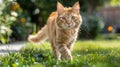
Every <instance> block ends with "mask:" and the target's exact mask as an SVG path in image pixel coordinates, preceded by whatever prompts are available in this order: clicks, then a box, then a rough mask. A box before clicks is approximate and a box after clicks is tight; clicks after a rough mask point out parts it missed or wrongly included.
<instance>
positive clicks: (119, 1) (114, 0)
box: [110, 0, 120, 6]
mask: <svg viewBox="0 0 120 67" xmlns="http://www.w3.org/2000/svg"><path fill="white" fill-rule="evenodd" d="M110 5H111V6H120V0H110Z"/></svg>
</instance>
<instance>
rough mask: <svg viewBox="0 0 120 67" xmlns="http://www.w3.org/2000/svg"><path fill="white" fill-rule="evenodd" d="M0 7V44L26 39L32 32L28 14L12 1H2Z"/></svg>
mask: <svg viewBox="0 0 120 67" xmlns="http://www.w3.org/2000/svg"><path fill="white" fill-rule="evenodd" d="M0 6H1V8H0V43H4V44H5V43H8V42H10V41H12V40H16V39H18V38H20V40H23V39H25V38H26V37H27V35H28V34H29V33H30V32H32V30H31V28H32V24H30V23H28V22H30V18H29V16H28V13H27V12H26V11H23V10H22V9H21V7H20V5H19V4H18V3H17V2H14V1H12V0H2V3H0ZM18 40H19V39H18Z"/></svg>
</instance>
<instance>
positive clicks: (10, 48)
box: [0, 41, 25, 55]
mask: <svg viewBox="0 0 120 67" xmlns="http://www.w3.org/2000/svg"><path fill="white" fill-rule="evenodd" d="M24 46H25V41H21V42H13V43H10V44H0V55H4V54H8V53H9V52H18V51H19V50H20V49H21V48H23V47H24Z"/></svg>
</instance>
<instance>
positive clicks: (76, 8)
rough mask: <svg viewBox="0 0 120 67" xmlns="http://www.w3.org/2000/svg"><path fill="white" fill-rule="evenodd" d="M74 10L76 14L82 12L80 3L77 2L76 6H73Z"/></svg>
mask: <svg viewBox="0 0 120 67" xmlns="http://www.w3.org/2000/svg"><path fill="white" fill-rule="evenodd" d="M72 10H73V12H75V13H79V12H80V11H79V10H80V5H79V2H76V3H75V4H74V5H73V7H72Z"/></svg>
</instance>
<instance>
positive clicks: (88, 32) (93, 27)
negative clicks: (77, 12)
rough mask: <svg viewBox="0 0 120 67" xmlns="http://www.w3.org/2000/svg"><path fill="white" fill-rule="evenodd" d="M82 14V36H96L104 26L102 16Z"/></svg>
mask: <svg viewBox="0 0 120 67" xmlns="http://www.w3.org/2000/svg"><path fill="white" fill-rule="evenodd" d="M82 15H83V16H82V18H83V24H82V26H81V28H80V35H79V36H80V38H95V37H96V36H97V35H99V34H100V33H101V32H102V29H103V27H104V23H103V20H102V18H101V17H99V16H94V15H85V14H82Z"/></svg>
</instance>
